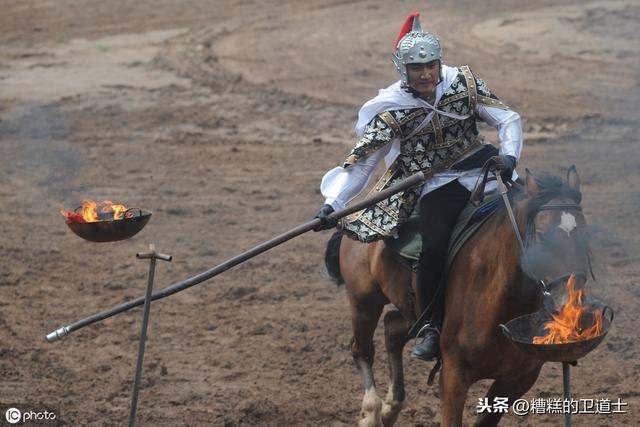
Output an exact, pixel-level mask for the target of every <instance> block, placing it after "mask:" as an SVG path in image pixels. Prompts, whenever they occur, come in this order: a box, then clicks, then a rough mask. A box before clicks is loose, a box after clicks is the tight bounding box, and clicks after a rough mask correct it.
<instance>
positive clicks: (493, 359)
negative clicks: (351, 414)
mask: <svg viewBox="0 0 640 427" xmlns="http://www.w3.org/2000/svg"><path fill="white" fill-rule="evenodd" d="M512 193H516V192H512ZM517 193H518V194H517V195H516V196H514V198H513V201H512V205H513V208H514V212H515V217H516V222H517V224H518V228H519V232H520V234H521V236H523V239H524V240H525V242H526V247H527V248H528V249H527V252H529V249H531V253H532V254H533V255H531V254H522V253H521V252H522V251H521V248H520V246H519V244H518V241H517V239H516V236H515V233H514V228H513V227H512V224H511V222H510V221H509V219H508V216H507V212H506V209H505V208H504V207H501V208H499V209H498V210H497V212H495V213H494V214H493V215H492V217H491V218H489V219H488V220H487V221H486V222H485V224H483V225H482V227H481V228H480V229H479V230H478V231H477V232H476V233H475V235H474V236H473V237H472V238H471V239H470V240H469V241H468V242H467V243H466V244H465V245H464V247H463V248H462V249H461V250H460V251H459V253H458V255H457V256H456V259H455V260H454V261H453V263H452V264H451V268H450V269H449V274H448V283H447V288H446V303H445V313H446V315H445V320H444V323H443V328H442V336H441V342H440V345H441V351H442V362H443V365H442V372H441V375H440V400H441V404H442V422H443V425H444V426H460V425H462V417H463V408H464V403H465V400H466V397H467V391H468V389H469V387H470V386H471V384H473V383H474V382H476V381H478V380H481V379H493V380H494V382H493V384H492V385H491V387H490V389H489V391H488V393H487V395H486V397H487V398H489V402H493V398H494V397H507V398H508V399H509V402H513V400H515V399H517V398H519V397H521V396H522V395H523V394H524V393H525V392H526V391H527V390H529V388H531V386H532V385H533V384H534V382H535V381H536V379H537V377H538V374H539V372H540V368H541V367H542V362H540V361H539V360H537V359H534V358H532V357H530V356H528V355H527V354H524V353H522V352H520V351H518V350H517V349H516V348H515V347H514V346H512V345H511V344H510V343H509V342H508V341H507V339H506V338H505V337H504V336H503V335H502V334H501V332H500V329H499V326H498V325H499V324H500V323H506V322H507V321H509V320H511V319H513V318H515V317H518V316H520V315H524V314H527V313H531V312H533V311H535V310H537V309H539V308H540V306H541V304H542V301H543V299H542V293H541V286H540V282H539V281H538V280H540V279H542V280H544V281H546V282H547V283H548V282H549V281H554V282H557V283H560V282H562V283H564V282H566V276H565V274H566V273H570V272H584V271H587V268H588V252H587V250H586V246H585V245H584V242H583V239H582V237H581V236H583V235H584V233H582V232H581V230H582V231H584V226H585V220H584V217H583V215H582V213H581V211H580V206H579V203H580V192H579V178H578V174H577V172H576V170H575V168H574V167H573V166H572V167H571V168H570V169H569V171H568V173H567V179H566V180H564V179H561V178H558V177H553V176H547V177H544V178H535V177H534V176H533V175H531V174H530V173H529V171H527V174H526V179H525V183H524V188H520V191H518V192H517ZM339 254H340V255H339V259H340V272H341V274H342V278H343V280H344V282H345V285H346V289H347V293H348V296H349V301H350V305H351V319H352V328H353V342H352V347H351V352H352V356H353V359H354V362H355V365H356V367H357V369H358V372H359V373H360V376H361V379H362V383H363V386H364V398H363V401H362V408H361V413H360V419H359V425H360V426H383V425H384V426H391V425H393V424H394V423H395V422H396V420H397V418H398V416H399V414H400V411H401V410H402V408H403V406H404V405H405V391H404V374H403V366H402V364H403V363H402V351H403V348H404V346H405V344H406V342H407V341H408V339H409V337H408V330H409V327H410V326H411V325H412V324H413V323H414V322H415V320H416V318H417V316H416V312H415V301H414V300H415V297H414V295H415V294H416V292H415V275H412V273H411V270H410V269H408V268H407V267H406V266H405V265H403V264H402V263H400V262H398V258H397V255H395V254H394V253H392V252H391V250H390V249H388V248H387V247H386V246H385V244H384V242H382V241H378V242H375V243H370V244H363V243H360V242H357V241H354V240H351V239H348V238H344V237H343V238H342V241H341V246H340V252H339ZM523 255H527V256H523ZM526 258H528V261H526V262H524V261H523V259H526ZM525 265H526V268H525ZM579 276H580V277H582V278H586V275H585V274H581V275H579ZM534 277H535V279H534ZM553 278H558V279H555V280H552V279H553ZM584 280H586V279H584ZM584 280H583V282H584ZM581 284H583V283H581ZM562 288H563V286H562ZM388 303H390V304H393V305H394V306H395V308H396V309H397V310H392V311H389V312H387V314H386V315H385V318H384V325H385V346H386V349H387V352H388V358H389V372H390V385H389V390H388V393H387V395H386V397H385V399H384V400H382V399H381V398H380V397H379V396H378V394H377V392H376V388H375V381H374V375H373V369H372V364H373V359H374V345H373V334H374V331H375V329H376V326H377V323H378V320H379V318H380V315H381V314H382V311H383V308H384V306H385V305H386V304H388ZM420 363H422V362H420ZM502 415H503V414H502V413H483V414H482V415H481V416H480V417H479V418H478V420H477V422H476V425H481V426H488V425H496V424H497V423H498V422H499V421H500V418H501V416H502Z"/></svg>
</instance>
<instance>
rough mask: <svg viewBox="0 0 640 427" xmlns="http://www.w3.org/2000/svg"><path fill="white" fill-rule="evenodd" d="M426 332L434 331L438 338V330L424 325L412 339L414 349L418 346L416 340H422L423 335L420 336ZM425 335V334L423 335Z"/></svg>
mask: <svg viewBox="0 0 640 427" xmlns="http://www.w3.org/2000/svg"><path fill="white" fill-rule="evenodd" d="M427 331H434V332H435V333H436V334H437V335H438V336H440V330H439V329H438V328H437V327H435V326H431V324H429V323H425V324H424V325H423V326H422V327H421V328H420V329H419V330H418V332H417V333H416V337H415V338H414V339H413V346H414V347H415V346H416V345H418V338H422V339H423V340H424V335H423V334H422V333H423V332H427ZM425 335H426V334H425Z"/></svg>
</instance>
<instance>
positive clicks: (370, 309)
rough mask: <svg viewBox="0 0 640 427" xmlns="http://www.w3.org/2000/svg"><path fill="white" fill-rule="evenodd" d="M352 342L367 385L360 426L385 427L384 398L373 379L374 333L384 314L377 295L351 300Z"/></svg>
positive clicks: (382, 305)
mask: <svg viewBox="0 0 640 427" xmlns="http://www.w3.org/2000/svg"><path fill="white" fill-rule="evenodd" d="M351 306H352V326H353V343H352V345H351V355H352V357H353V361H354V363H355V365H356V368H357V369H358V373H359V374H360V379H361V380H362V385H363V387H364V397H363V399H362V408H361V410H360V420H359V421H358V426H360V427H382V425H383V424H382V417H381V409H382V400H381V399H380V397H379V396H378V394H377V392H376V385H375V380H374V378H373V357H374V355H375V348H374V346H373V333H374V331H375V329H376V326H377V324H378V319H380V314H382V309H383V307H384V301H381V300H379V299H378V298H361V299H359V300H358V301H354V300H353V299H352V302H351Z"/></svg>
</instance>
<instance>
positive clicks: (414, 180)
mask: <svg viewBox="0 0 640 427" xmlns="http://www.w3.org/2000/svg"><path fill="white" fill-rule="evenodd" d="M430 172H431V171H430ZM431 173H433V172H431ZM431 173H428V174H425V173H423V172H418V173H416V174H413V175H411V176H410V177H408V178H406V179H403V180H402V181H400V182H398V183H397V184H395V185H392V186H391V187H389V188H387V189H385V190H383V191H380V192H379V193H376V194H375V195H374V196H372V197H369V198H367V199H365V200H363V201H361V202H358V203H354V204H353V205H352V206H349V207H347V208H345V209H342V210H338V211H335V212H333V213H332V214H331V215H329V217H330V218H333V219H340V218H342V217H345V216H347V215H351V214H353V213H355V212H358V211H361V210H362V209H365V208H367V207H369V206H371V205H373V204H375V203H378V202H379V201H381V200H384V199H387V198H389V197H391V196H392V195H394V194H396V193H398V192H400V191H403V190H406V189H409V188H411V187H414V186H416V185H418V184H421V183H422V182H424V180H425V179H426V178H427V177H428V176H430V175H431ZM321 224H322V221H321V220H320V219H318V218H316V219H313V220H312V221H309V222H307V223H304V224H301V225H299V226H297V227H295V228H293V229H291V230H289V231H287V232H285V233H283V234H280V235H279V236H276V237H274V238H273V239H271V240H267V241H266V242H263V243H261V244H259V245H258V246H255V247H253V248H252V249H249V250H248V251H246V252H243V253H241V254H240V255H237V256H235V257H233V258H231V259H229V260H227V261H225V262H223V263H222V264H220V265H218V266H216V267H213V268H211V269H209V270H207V271H203V272H202V273H200V274H198V275H196V276H193V277H190V278H188V279H187V280H185V281H182V282H178V283H175V284H173V285H170V286H167V287H166V288H163V289H161V290H159V291H157V292H154V293H153V295H152V296H151V301H155V300H158V299H161V298H165V297H168V296H169V295H173V294H175V293H177V292H180V291H183V290H185V289H187V288H190V287H192V286H195V285H197V284H199V283H201V282H204V281H205V280H208V279H211V278H212V277H214V276H217V275H218V274H220V273H223V272H225V271H227V270H228V269H230V268H232V267H234V266H236V265H238V264H241V263H243V262H245V261H247V260H248V259H250V258H253V257H255V256H256V255H259V254H261V253H262V252H265V251H267V250H269V249H271V248H273V247H275V246H278V245H280V244H282V243H284V242H286V241H288V240H291V239H293V238H294V237H296V236H299V235H301V234H304V233H306V232H308V231H311V230H313V229H314V228H316V227H318V226H320V225H321ZM143 303H144V297H140V298H136V299H132V300H129V301H127V302H125V303H122V304H120V305H117V306H115V307H113V308H111V309H110V310H105V311H102V312H100V313H96V314H93V315H91V316H89V317H86V318H84V319H82V320H79V321H77V322H75V323H71V324H69V325H67V326H62V327H60V328H58V329H56V330H55V331H53V332H51V333H49V334H47V341H49V342H50V343H52V342H54V341H57V340H58V339H60V338H62V337H65V336H67V335H69V334H70V333H71V332H73V331H77V330H78V329H81V328H84V327H85V326H88V325H91V324H92V323H95V322H99V321H101V320H104V319H107V318H109V317H111V316H114V315H116V314H119V313H122V312H125V311H127V310H130V309H132V308H134V307H137V306H139V305H142V304H143Z"/></svg>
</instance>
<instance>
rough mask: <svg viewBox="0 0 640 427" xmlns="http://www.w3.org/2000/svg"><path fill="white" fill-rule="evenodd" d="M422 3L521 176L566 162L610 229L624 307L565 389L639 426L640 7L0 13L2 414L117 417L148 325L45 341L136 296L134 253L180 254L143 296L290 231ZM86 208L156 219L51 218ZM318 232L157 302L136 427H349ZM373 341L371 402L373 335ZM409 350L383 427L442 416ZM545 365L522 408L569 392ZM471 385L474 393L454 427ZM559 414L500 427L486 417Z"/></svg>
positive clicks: (19, 5)
mask: <svg viewBox="0 0 640 427" xmlns="http://www.w3.org/2000/svg"><path fill="white" fill-rule="evenodd" d="M417 9H419V10H422V12H423V16H424V19H423V21H424V23H425V26H426V27H427V28H429V29H431V30H432V31H433V32H435V33H436V34H438V35H440V36H441V38H442V39H443V41H444V43H445V49H446V50H445V55H446V61H447V63H449V64H451V65H462V64H470V65H471V66H472V68H473V69H474V71H475V72H476V73H477V74H479V75H480V76H482V77H483V78H484V79H485V80H486V81H487V82H488V83H489V85H490V87H491V88H492V89H493V90H494V91H495V92H496V93H497V94H498V95H499V96H501V98H502V99H503V100H504V101H505V102H506V103H508V104H509V105H511V106H512V107H513V108H514V109H515V110H517V111H519V112H520V113H521V115H522V116H523V124H524V130H525V150H524V154H523V158H522V160H521V164H522V165H523V166H525V167H528V168H529V169H531V170H532V171H534V172H537V171H549V172H552V173H558V174H560V173H564V172H565V171H566V168H567V167H568V166H569V165H570V164H573V163H575V164H576V165H577V167H578V171H579V173H580V175H581V178H582V184H583V187H582V188H583V194H584V199H583V207H584V211H585V214H586V216H587V218H588V219H589V221H590V223H591V224H594V225H596V226H597V227H598V228H599V229H601V230H602V231H601V232H600V234H599V236H598V237H597V239H596V241H595V242H594V251H595V254H596V258H597V259H596V275H597V278H598V280H597V281H596V282H594V283H592V284H591V286H592V292H593V293H594V294H596V295H598V296H600V297H601V298H603V299H605V301H606V302H607V303H608V304H610V305H611V306H612V307H613V308H614V309H615V311H616V318H615V321H614V325H613V327H612V329H611V331H610V333H609V335H608V336H607V338H606V340H605V342H604V343H603V344H602V345H601V346H600V347H599V348H598V349H597V350H595V351H594V352H593V353H591V354H590V355H589V356H587V357H586V358H585V359H583V360H582V361H581V362H580V364H579V366H578V367H577V368H574V369H573V370H572V375H573V378H572V381H573V383H572V385H573V392H574V397H575V398H576V399H579V398H585V399H589V398H591V399H595V398H608V399H611V400H616V399H618V398H620V399H622V400H623V401H624V402H626V403H628V406H627V407H626V408H625V409H626V411H627V413H626V414H617V415H610V416H606V415H576V416H575V417H574V422H575V424H576V425H584V426H610V425H638V420H639V419H640V415H639V414H640V391H639V390H638V383H640V362H639V360H640V346H639V345H638V343H637V330H638V328H640V322H639V321H638V317H637V304H638V302H639V301H640V285H639V278H640V268H639V267H638V265H639V263H638V261H640V260H639V256H638V251H637V248H638V247H639V244H640V237H639V236H638V229H639V227H638V226H639V222H640V219H639V216H638V215H637V211H638V208H640V168H639V166H638V160H639V156H638V154H637V146H636V144H637V143H638V140H639V138H638V130H639V129H638V128H639V127H638V118H639V117H638V116H639V114H638V107H640V95H639V90H638V89H639V82H640V75H639V73H638V69H640V68H639V67H638V66H639V65H640V64H639V61H638V53H639V48H638V46H639V45H640V44H639V43H638V38H639V37H640V36H639V34H640V32H638V22H639V20H640V1H638V0H623V1H607V2H603V1H597V2H579V1H568V2H563V5H562V6H557V2H553V1H537V2H527V1H524V0H508V1H500V2H499V1H497V0H489V1H483V2H475V1H471V0H458V1H449V2H447V3H446V5H442V4H440V2H428V3H426V4H425V3H422V2H416V1H400V2H395V3H394V4H393V8H391V6H390V5H389V3H388V2H383V1H381V0H373V1H368V2H358V1H349V2H338V1H331V0H322V1H321V0H312V1H308V2H304V3H303V2H296V1H293V0H285V1H281V2H274V1H264V2H258V1H254V0H245V1H239V2H234V1H226V0H217V1H204V0H191V1H188V2H173V1H168V0H162V1H151V0H143V1H130V0H128V1H125V0H119V1H109V2H105V1H98V0H83V1H70V0H57V1H53V0H39V1H34V0H25V1H21V2H3V4H2V13H1V14H0V166H1V167H0V204H1V206H2V213H3V214H2V215H1V216H0V230H1V231H2V239H0V266H1V267H0V405H2V412H3V413H4V408H7V407H9V406H15V407H18V408H21V409H22V410H34V411H41V410H44V409H45V408H47V409H50V410H53V411H55V413H56V414H57V420H58V423H59V424H63V425H92V426H93V425H97V426H111V425H122V424H124V423H125V422H126V419H127V415H128V405H129V399H130V393H131V386H132V378H133V373H134V364H135V357H136V351H137V335H138V332H139V325H140V319H141V310H140V309H136V310H132V311H130V312H127V313H126V314H122V315H119V316H117V317H114V318H112V319H109V320H107V321H104V322H102V323H99V324H95V325H92V326H90V327H87V328H85V329H83V330H81V331H78V332H76V333H75V334H73V335H72V336H70V337H67V338H66V339H64V340H62V341H60V342H56V343H54V344H48V343H46V342H45V340H44V336H45V334H46V333H47V332H49V331H51V330H53V329H55V328H57V327H59V326H61V325H64V324H68V323H71V322H73V321H75V320H77V319H79V318H82V317H85V316H87V315H90V314H92V313H94V312H97V311H100V310H102V309H106V308H109V307H111V306H113V305H115V304H118V303H120V302H122V301H125V300H127V299H130V298H133V297H137V296H140V295H142V294H143V290H144V286H145V283H146V272H147V263H146V262H143V261H138V260H136V258H135V253H136V252H139V251H143V250H145V249H146V248H147V246H148V244H149V243H154V244H155V245H156V247H157V249H158V250H160V251H162V252H166V253H170V254H172V255H173V257H174V261H173V262H171V263H164V262H160V263H159V264H158V267H157V271H156V287H157V288H160V287H164V286H167V285H169V284H171V283H174V282H176V281H179V280H182V279H185V278H187V277H189V276H191V275H194V274H196V273H199V272H201V271H203V270H205V269H207V268H210V267H212V266H215V265H216V264H218V263H220V262H222V261H224V260H226V259H228V258H230V257H231V256H234V255H236V254H238V253H240V252H242V251H243V250H245V249H248V248H249V247H251V246H253V245H254V244H257V243H259V242H261V241H263V240H266V239H267V238H269V237H272V236H274V235H276V234H278V233H280V232H283V231H285V230H287V229H288V228H290V227H292V226H294V225H297V224H299V223H302V222H305V221H307V220H308V219H309V218H310V217H311V216H312V215H313V212H315V210H316V209H317V208H318V207H319V206H320V205H321V204H322V199H321V196H320V194H319V190H318V186H319V181H320V178H321V176H322V174H323V173H324V172H325V171H326V170H328V169H330V168H331V167H333V166H334V165H336V164H338V163H339V162H340V161H341V160H342V159H343V157H344V156H345V154H346V153H347V152H348V150H349V147H350V146H351V144H353V142H354V136H353V132H352V126H353V123H354V118H355V114H356V111H357V108H358V106H359V105H360V104H361V103H362V102H364V101H365V100H366V99H368V98H370V97H371V96H373V95H374V94H375V93H376V91H377V89H378V88H379V87H382V86H385V85H387V84H389V83H390V82H392V81H394V80H395V79H396V78H397V77H396V75H395V71H394V70H393V67H392V65H391V63H390V60H389V54H390V50H391V46H392V44H393V41H394V40H395V37H396V35H397V31H398V29H399V27H400V25H401V23H402V21H403V19H404V16H405V15H406V14H407V13H409V12H411V11H413V10H417ZM485 134H486V135H487V136H488V137H489V138H490V139H492V140H494V141H495V140H496V137H495V134H494V132H492V131H491V130H490V129H485ZM84 197H90V198H93V199H96V200H103V199H112V200H114V201H116V202H122V203H125V204H127V205H130V206H140V207H143V208H145V209H149V210H151V211H153V217H152V219H151V221H150V223H149V224H148V226H147V227H146V228H145V229H144V230H143V231H142V232H141V233H140V234H139V235H137V236H135V237H134V238H132V239H131V240H128V241H123V242H115V243H104V244H94V243H89V242H85V241H82V240H80V239H79V238H78V237H76V236H75V235H73V234H72V233H71V232H70V231H69V230H68V229H67V228H66V226H65V225H64V222H63V219H62V217H61V216H60V214H59V212H58V211H59V208H60V206H64V207H65V208H66V209H72V208H73V207H75V206H77V205H78V204H79V202H80V200H81V199H82V198H84ZM327 237H328V234H323V233H319V234H309V235H304V236H301V237H299V238H297V239H295V240H293V241H291V242H288V243H286V244H284V245H282V246H280V247H278V248H276V249H274V250H272V251H271V252H269V253H267V254H263V255H261V256H259V257H257V258H255V259H253V260H251V261H249V262H247V263H246V264H244V265H243V266H240V267H237V268H235V269H233V270H231V271H228V272H226V273H225V274H223V275H221V276H218V277H217V278H215V279H213V280H212V281H210V282H207V284H204V285H200V286H198V287H195V288H192V289H190V290H188V291H185V292H183V293H180V294H177V295H175V296H173V297H171V298H169V299H165V300H163V301H161V302H157V303H154V305H153V309H152V314H151V325H150V329H149V337H148V341H147V352H146V356H145V369H144V373H143V387H142V390H141V394H140V401H139V409H138V420H139V424H140V425H146V426H176V425H192V426H199V425H216V426H254V425H261V426H283V425H300V426H306V425H309V426H311V425H314V426H343V425H344V426H346V425H354V424H355V420H356V419H357V416H358V411H359V406H360V401H361V391H360V384H359V379H358V376H357V374H356V371H355V369H354V368H353V366H352V364H351V357H350V353H349V340H350V337H351V332H350V323H349V314H348V307H347V302H346V297H345V292H344V289H342V288H335V287H334V286H333V285H332V284H330V283H328V282H327V281H326V280H324V279H323V278H322V277H321V276H320V267H321V262H322V252H323V249H324V244H325V241H326V238H327ZM376 342H377V344H378V346H379V350H380V351H378V353H377V355H376V367H377V378H378V383H379V386H380V391H381V393H382V392H383V390H385V386H386V384H387V378H386V372H385V366H386V356H385V354H384V351H383V350H382V340H381V330H379V331H378V332H377V335H376ZM405 355H406V358H405V360H406V361H407V366H406V376H407V384H408V385H407V392H408V405H407V408H406V410H405V411H404V412H403V414H402V415H401V417H400V420H399V422H398V425H401V426H435V425H438V424H439V403H438V393H437V388H436V387H428V386H427V385H426V375H427V373H428V368H429V367H430V366H429V365H426V364H424V363H421V362H415V361H411V360H410V359H409V357H408V349H407V350H406V352H405ZM557 365H558V364H547V365H545V367H544V368H543V371H542V373H541V375H540V378H539V380H538V382H537V383H536V384H535V386H534V387H533V388H532V389H531V390H530V392H529V393H527V395H526V396H525V397H526V398H527V399H535V398H554V397H560V396H561V393H562V378H561V369H560V367H559V366H557ZM487 384H488V383H487V382H483V383H480V384H477V385H476V386H474V387H473V388H472V389H471V391H470V393H469V398H468V400H467V407H466V410H465V423H472V421H473V418H474V416H475V412H476V404H477V401H478V398H480V397H482V396H483V395H484V392H485V389H486V387H487ZM0 422H5V421H4V418H1V421H0ZM561 422H562V419H561V417H560V416H559V415H533V414H532V415H529V416H528V417H524V418H521V417H517V416H515V415H511V414H510V415H507V416H506V417H505V418H504V421H503V423H502V425H506V426H510V425H531V426H555V425H560V424H561ZM49 424H52V423H49ZM7 425H8V424H7Z"/></svg>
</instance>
